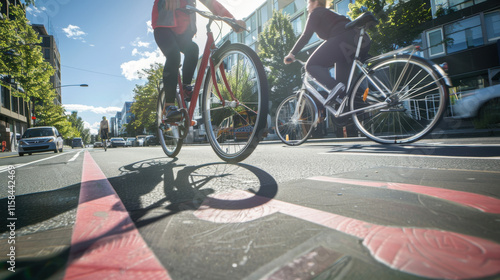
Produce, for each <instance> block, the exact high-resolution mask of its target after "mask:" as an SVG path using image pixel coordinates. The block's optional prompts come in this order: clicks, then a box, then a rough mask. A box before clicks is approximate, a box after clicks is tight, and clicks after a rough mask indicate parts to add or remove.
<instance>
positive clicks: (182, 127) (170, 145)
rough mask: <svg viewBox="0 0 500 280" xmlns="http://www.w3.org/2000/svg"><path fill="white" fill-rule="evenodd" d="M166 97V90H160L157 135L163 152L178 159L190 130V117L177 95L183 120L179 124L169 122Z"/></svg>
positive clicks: (177, 102) (177, 103) (178, 106)
mask: <svg viewBox="0 0 500 280" xmlns="http://www.w3.org/2000/svg"><path fill="white" fill-rule="evenodd" d="M165 103H166V96H165V90H163V89H162V90H160V93H159V94H158V103H157V107H156V108H157V109H156V123H157V127H158V129H157V135H158V139H159V142H160V146H161V147H162V149H163V152H165V154H166V155H167V156H168V157H176V156H177V155H178V154H179V152H180V151H181V147H182V143H183V140H184V138H185V136H186V133H187V130H188V129H189V117H188V113H187V111H186V109H185V108H183V106H182V104H183V103H182V102H180V96H179V94H177V97H176V104H175V105H176V106H177V108H179V109H180V110H181V112H182V119H181V120H180V121H178V122H173V123H172V122H167V120H166V118H165V107H166V105H165Z"/></svg>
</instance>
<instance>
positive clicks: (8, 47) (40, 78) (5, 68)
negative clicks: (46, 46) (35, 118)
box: [0, 5, 54, 117]
mask: <svg viewBox="0 0 500 280" xmlns="http://www.w3.org/2000/svg"><path fill="white" fill-rule="evenodd" d="M9 13H10V14H9V16H6V17H5V19H4V20H3V21H2V22H0V24H1V28H0V58H1V59H0V74H3V75H9V76H11V77H14V78H15V82H16V84H18V85H19V86H20V87H21V88H22V89H23V90H24V92H23V91H20V90H17V85H16V86H14V85H13V84H10V83H5V82H2V86H4V87H7V88H10V89H12V95H13V96H16V97H21V98H23V99H24V100H25V101H26V102H27V103H28V112H31V108H30V107H31V103H32V102H31V101H33V100H37V101H40V100H42V102H43V98H46V97H48V96H50V92H53V88H52V84H51V83H50V76H52V75H53V74H54V69H53V68H52V66H51V65H50V64H49V63H48V62H46V61H45V60H44V58H43V55H42V51H41V46H39V45H38V44H39V43H40V42H41V39H40V38H39V37H38V33H37V32H36V31H35V30H33V28H32V27H31V26H30V25H29V22H28V20H27V19H26V16H25V14H24V10H23V9H22V7H21V6H20V5H13V6H11V7H10V9H9ZM28 117H29V116H28Z"/></svg>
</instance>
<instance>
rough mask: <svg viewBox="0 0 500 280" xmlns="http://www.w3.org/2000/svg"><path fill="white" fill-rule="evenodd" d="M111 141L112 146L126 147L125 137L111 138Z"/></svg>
mask: <svg viewBox="0 0 500 280" xmlns="http://www.w3.org/2000/svg"><path fill="white" fill-rule="evenodd" d="M109 142H110V145H111V147H112V148H116V147H125V139H123V138H119V137H115V138H111V140H109Z"/></svg>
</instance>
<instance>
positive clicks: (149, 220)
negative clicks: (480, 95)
mask: <svg viewBox="0 0 500 280" xmlns="http://www.w3.org/2000/svg"><path fill="white" fill-rule="evenodd" d="M499 181H500V137H481V138H448V137H439V138H435V139H432V138H431V139H426V140H421V141H419V142H416V143H413V144H408V145H380V144H376V143H374V142H371V141H368V140H360V139H352V140H347V139H340V140H338V139H329V140H324V139H322V140H311V141H308V142H306V143H305V144H303V145H301V146H298V147H290V146H286V145H284V144H282V143H281V142H278V141H274V142H264V143H261V144H260V145H259V146H258V147H257V149H256V150H255V151H254V153H253V154H252V155H251V156H250V157H249V158H248V159H246V160H245V161H244V162H242V163H240V164H226V163H224V162H221V161H220V159H219V158H218V157H217V156H216V154H215V153H214V152H213V151H212V149H211V147H210V146H209V145H208V144H200V145H185V146H183V147H182V150H181V152H180V154H179V155H178V158H175V159H171V158H168V157H166V156H165V155H164V154H163V151H162V149H161V147H159V146H154V147H133V148H130V147H128V148H110V149H108V150H107V152H105V151H104V150H103V149H102V148H87V149H65V150H64V152H63V153H57V154H54V153H40V154H33V155H31V156H24V157H17V156H8V157H2V155H1V154H0V182H1V185H2V188H1V189H0V198H1V199H0V207H1V208H2V210H1V211H0V219H1V220H2V224H5V226H3V227H2V230H1V235H0V260H1V263H2V269H1V271H0V278H2V279H4V278H7V279H8V278H9V277H13V279H23V278H24V279H63V278H65V279H77V278H78V279H80V278H88V279H90V278H94V279H105V278H119V279H127V278H129V279H143V278H150V279H500V188H499V186H498V182H499ZM13 241H14V242H13Z"/></svg>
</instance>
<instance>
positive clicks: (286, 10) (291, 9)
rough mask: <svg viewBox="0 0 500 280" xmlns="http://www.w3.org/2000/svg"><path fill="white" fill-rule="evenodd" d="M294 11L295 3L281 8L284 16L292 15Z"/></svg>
mask: <svg viewBox="0 0 500 280" xmlns="http://www.w3.org/2000/svg"><path fill="white" fill-rule="evenodd" d="M296 11H297V9H296V7H295V2H292V3H290V4H289V5H287V6H286V7H284V8H283V14H284V15H286V14H289V15H293V14H294V13H295V12H296Z"/></svg>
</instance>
